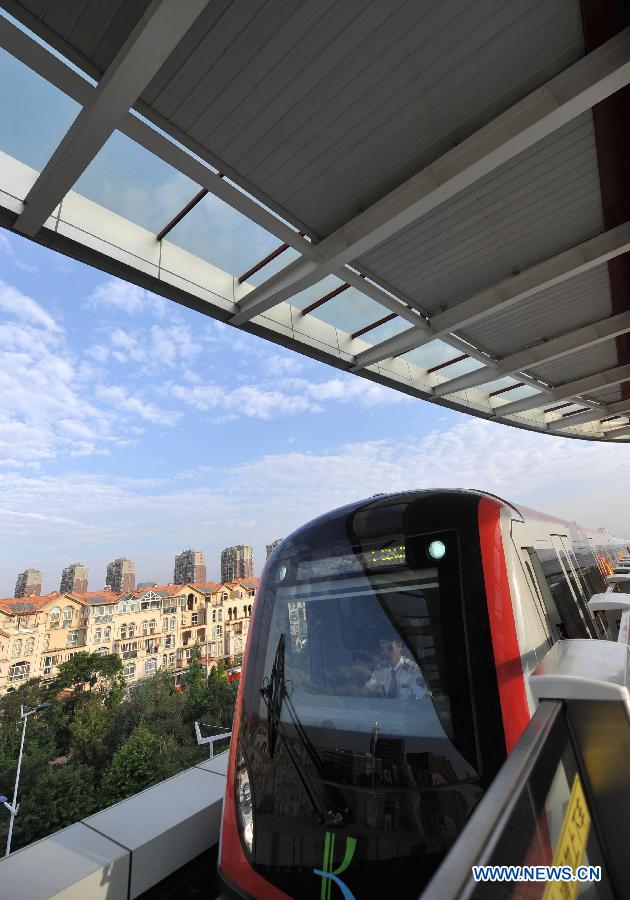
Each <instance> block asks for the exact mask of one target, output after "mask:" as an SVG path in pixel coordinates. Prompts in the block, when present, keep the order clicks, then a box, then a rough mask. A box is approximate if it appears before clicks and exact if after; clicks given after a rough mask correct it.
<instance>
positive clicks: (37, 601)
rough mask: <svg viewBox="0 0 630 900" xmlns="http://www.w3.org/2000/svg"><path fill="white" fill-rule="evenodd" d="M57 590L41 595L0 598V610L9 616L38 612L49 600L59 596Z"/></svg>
mask: <svg viewBox="0 0 630 900" xmlns="http://www.w3.org/2000/svg"><path fill="white" fill-rule="evenodd" d="M59 596H60V594H58V593H57V591H53V592H52V594H44V596H43V597H6V598H3V599H0V611H2V612H4V613H6V614H7V615H9V616H23V615H28V614H29V613H36V612H39V611H40V609H42V608H43V607H44V606H46V604H47V603H50V601H51V600H54V599H55V598H57V597H59Z"/></svg>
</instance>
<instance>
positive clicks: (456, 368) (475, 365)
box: [431, 347, 483, 382]
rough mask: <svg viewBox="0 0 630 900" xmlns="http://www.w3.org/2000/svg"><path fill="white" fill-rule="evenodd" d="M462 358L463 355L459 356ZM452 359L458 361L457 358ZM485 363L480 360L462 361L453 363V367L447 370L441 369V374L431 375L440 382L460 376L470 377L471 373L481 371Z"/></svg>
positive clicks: (469, 359)
mask: <svg viewBox="0 0 630 900" xmlns="http://www.w3.org/2000/svg"><path fill="white" fill-rule="evenodd" d="M450 350H451V353H452V352H453V348H452V347H451V348H450ZM459 355H460V356H461V353H460V354H459ZM451 359H457V356H452V357H451ZM482 366H483V363H480V362H479V360H478V359H471V358H470V357H468V359H462V360H461V362H456V363H453V365H452V366H448V367H447V368H445V369H440V370H439V372H435V373H431V374H435V376H436V378H437V379H438V381H440V382H441V381H446V380H447V379H450V378H459V376H460V375H468V373H469V372H474V371H475V370H476V369H481V368H482Z"/></svg>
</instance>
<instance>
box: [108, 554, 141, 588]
mask: <svg viewBox="0 0 630 900" xmlns="http://www.w3.org/2000/svg"><path fill="white" fill-rule="evenodd" d="M105 584H108V585H109V586H110V588H111V589H112V591H114V593H116V594H127V593H129V592H131V591H135V589H136V564H135V562H134V561H133V560H132V559H127V557H126V556H122V557H120V558H119V559H115V560H113V561H112V562H110V563H109V565H108V566H107V577H106V579H105Z"/></svg>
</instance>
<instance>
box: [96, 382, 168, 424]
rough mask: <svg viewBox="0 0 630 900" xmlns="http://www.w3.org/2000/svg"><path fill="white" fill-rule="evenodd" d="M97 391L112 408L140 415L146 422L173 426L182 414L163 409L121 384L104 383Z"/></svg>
mask: <svg viewBox="0 0 630 900" xmlns="http://www.w3.org/2000/svg"><path fill="white" fill-rule="evenodd" d="M96 393H97V396H98V398H99V399H100V400H103V401H105V402H107V403H109V404H110V405H111V407H112V408H115V409H118V410H123V411H124V412H127V413H131V414H133V415H135V416H139V417H140V418H141V419H144V421H145V422H152V423H153V424H154V425H166V426H168V427H171V426H173V425H175V424H176V423H177V422H178V421H179V420H180V419H181V416H182V414H181V413H180V412H175V411H173V410H163V409H160V408H159V407H157V406H156V405H155V404H154V403H151V402H150V401H147V400H143V399H142V398H140V397H134V396H131V395H130V394H129V393H128V391H127V390H126V388H124V387H121V386H120V385H103V386H100V387H98V388H97V391H96Z"/></svg>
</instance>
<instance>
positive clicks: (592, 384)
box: [497, 365, 630, 416]
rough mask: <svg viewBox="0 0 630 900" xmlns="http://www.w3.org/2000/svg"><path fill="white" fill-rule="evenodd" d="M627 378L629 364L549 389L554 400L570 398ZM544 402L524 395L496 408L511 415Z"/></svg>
mask: <svg viewBox="0 0 630 900" xmlns="http://www.w3.org/2000/svg"><path fill="white" fill-rule="evenodd" d="M628 379H630V365H624V366H615V368H614V369H608V370H607V371H605V372H596V373H595V374H594V375H588V376H587V377H586V378H579V379H578V380H577V381H569V382H567V383H566V384H560V385H557V386H556V387H554V388H553V390H552V391H551V396H552V398H553V399H554V400H570V399H571V398H572V397H577V396H579V395H580V394H584V393H586V392H588V391H597V390H601V389H602V388H606V387H610V386H611V385H613V384H621V382H622V381H628ZM541 400H542V402H541ZM546 402H547V401H546V400H545V398H544V397H543V398H539V397H525V398H524V399H523V400H515V401H514V403H505V404H503V405H502V406H500V407H498V408H497V412H498V413H499V414H500V415H501V416H511V415H513V414H514V413H519V412H525V411H526V410H528V409H538V408H539V407H540V406H542V405H543V404H544V403H546Z"/></svg>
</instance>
